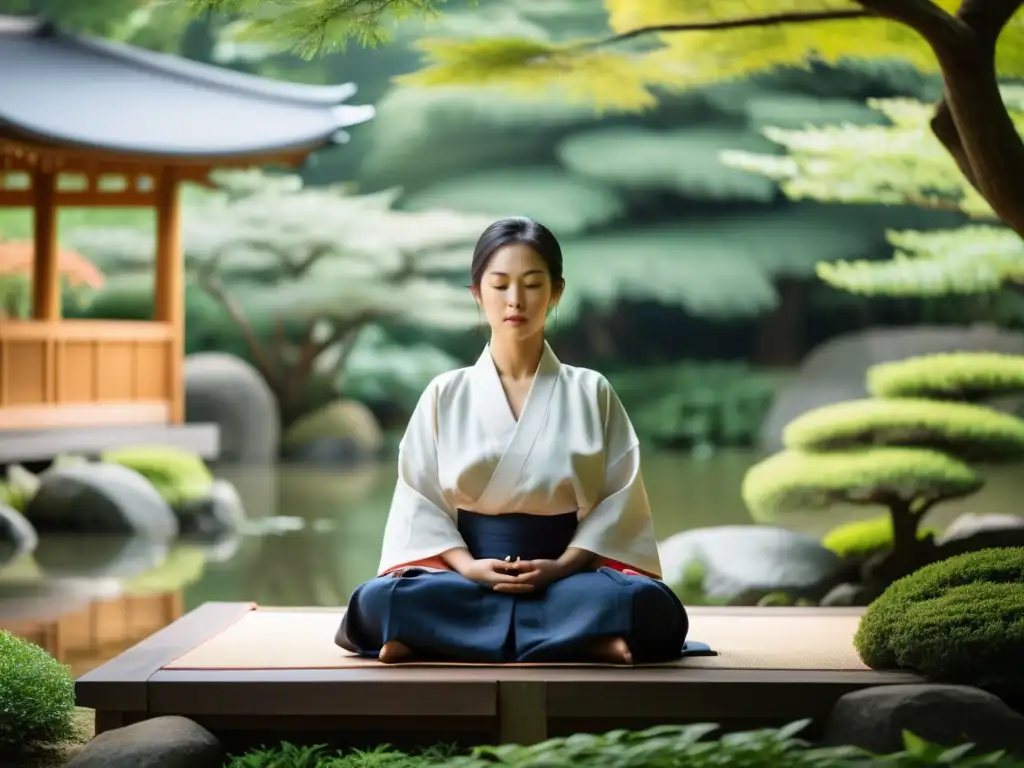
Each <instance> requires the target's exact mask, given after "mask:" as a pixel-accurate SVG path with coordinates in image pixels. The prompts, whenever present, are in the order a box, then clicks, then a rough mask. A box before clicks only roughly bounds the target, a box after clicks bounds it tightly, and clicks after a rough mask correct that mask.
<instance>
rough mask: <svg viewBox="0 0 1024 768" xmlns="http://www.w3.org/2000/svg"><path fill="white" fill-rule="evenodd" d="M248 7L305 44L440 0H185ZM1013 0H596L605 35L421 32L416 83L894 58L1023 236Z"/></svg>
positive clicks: (611, 105) (601, 79)
mask: <svg viewBox="0 0 1024 768" xmlns="http://www.w3.org/2000/svg"><path fill="white" fill-rule="evenodd" d="M189 2H190V5H191V7H192V8H193V9H201V10H207V9H211V8H212V9H217V10H222V11H230V12H232V13H247V14H248V15H249V17H250V18H251V19H252V22H253V26H254V30H255V32H256V33H258V34H264V35H274V36H278V37H280V36H285V37H288V38H290V39H292V40H294V41H295V45H296V48H297V49H298V50H299V51H300V52H301V53H303V54H304V55H307V56H311V55H313V54H315V53H317V52H319V51H322V50H328V49H331V48H332V47H336V46H338V45H343V44H344V43H345V41H346V40H349V39H357V40H359V41H360V42H362V43H364V44H373V43H376V42H378V41H380V40H381V39H384V38H385V37H386V35H387V32H388V30H389V28H390V24H391V23H392V21H393V20H394V19H395V18H396V17H401V16H410V15H417V14H419V15H423V14H432V13H436V12H438V11H439V10H440V9H441V7H442V6H443V1H439V0H307V1H306V2H303V3H300V4H288V5H284V4H266V3H262V2H257V1H256V0H189ZM1021 4H1022V3H1021V0H962V1H961V0H935V1H934V2H933V1H932V0H820V1H819V2H817V3H815V4H814V5H813V6H812V5H811V4H810V3H808V2H806V1H805V0H714V2H712V0H699V1H697V0H646V1H645V2H643V3H638V2H636V0H605V8H606V9H607V12H608V24H609V27H610V28H611V30H612V32H613V34H612V35H611V36H609V37H606V38H592V39H584V40H568V41H563V40H551V39H542V38H531V37H486V38H480V39H470V40H464V39H437V38H434V39H430V38H427V39H424V40H422V41H421V42H420V48H421V49H422V51H423V53H424V54H425V57H426V64H425V66H424V67H423V68H422V69H420V70H419V71H417V72H414V73H411V74H409V75H406V76H404V77H403V78H401V80H402V81H404V82H406V83H410V84H416V85H419V86H453V85H455V86H500V87H501V88H503V89H505V91H506V92H511V91H514V90H518V91H521V92H526V93H535V92H537V91H538V90H551V89H555V90H557V91H559V92H561V93H562V94H563V95H564V96H565V97H567V98H573V99H585V100H588V101H590V102H592V103H593V104H594V105H595V107H597V108H599V109H605V110H640V109H644V108H647V107H649V106H651V105H653V104H655V103H656V102H657V94H658V92H659V91H660V90H668V91H671V90H673V89H688V88H692V87H695V86H700V85H705V84H707V83H710V82H716V81H721V80H725V79H731V78H736V77H745V76H749V75H752V74H759V73H764V72H769V71H772V70H775V69H777V68H779V67H786V66H798V67H799V66H805V65H806V64H807V63H808V62H809V61H819V62H822V63H824V64H831V65H835V64H839V63H841V62H843V61H846V60H851V59H854V60H856V59H865V58H872V59H897V60H901V61H905V62H908V63H910V64H912V65H913V66H915V67H917V68H918V69H920V70H922V71H926V72H934V73H936V74H939V75H940V76H941V78H942V82H943V94H942V97H941V99H940V100H939V102H938V103H937V104H936V105H935V108H934V112H933V116H932V118H931V121H930V125H931V130H932V131H933V132H934V134H935V136H936V137H937V138H938V139H939V140H940V141H941V142H942V144H943V146H944V147H945V149H946V151H947V152H948V153H949V154H950V155H951V157H953V159H954V161H955V162H956V164H957V166H958V167H959V169H960V171H961V172H962V174H963V175H964V178H965V179H966V180H967V181H968V182H969V183H970V184H971V185H972V186H973V187H974V188H975V189H976V190H977V191H978V193H979V194H980V195H981V197H983V198H984V199H985V200H986V201H987V202H988V204H989V205H990V206H991V208H992V210H993V211H994V213H995V214H996V216H997V217H998V218H999V219H1000V220H1002V221H1003V222H1005V223H1006V224H1007V226H1009V227H1010V228H1012V229H1013V230H1014V231H1015V232H1016V233H1017V234H1018V235H1022V236H1024V188H1022V187H1021V185H1020V184H1019V183H1018V181H1017V180H1018V179H1019V178H1021V177H1022V175H1024V142H1022V140H1021V137H1020V136H1019V135H1018V133H1017V131H1016V129H1015V127H1014V124H1013V121H1012V120H1011V118H1010V115H1009V113H1008V111H1007V109H1006V106H1005V104H1004V102H1003V99H1002V97H1001V95H1000V90H999V77H1000V76H1002V77H1006V78H1012V77H1017V76H1020V75H1022V74H1024V45H1021V42H1022V40H1021V35H1022V32H1024V21H1022V19H1021V15H1020V14H1018V11H1019V9H1020V6H1021Z"/></svg>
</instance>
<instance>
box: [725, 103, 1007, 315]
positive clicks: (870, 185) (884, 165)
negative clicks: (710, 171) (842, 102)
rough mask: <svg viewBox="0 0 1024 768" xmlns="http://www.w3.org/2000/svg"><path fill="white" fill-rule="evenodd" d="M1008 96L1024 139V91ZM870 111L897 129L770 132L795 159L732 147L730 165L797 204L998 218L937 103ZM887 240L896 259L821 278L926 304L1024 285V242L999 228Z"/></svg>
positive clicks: (847, 265) (842, 265) (904, 234)
mask: <svg viewBox="0 0 1024 768" xmlns="http://www.w3.org/2000/svg"><path fill="white" fill-rule="evenodd" d="M1002 94H1003V99H1004V101H1005V103H1006V105H1007V108H1008V110H1009V112H1010V115H1011V118H1012V119H1013V122H1014V124H1015V125H1016V127H1017V130H1018V132H1024V88H1022V87H1020V86H1004V87H1003V88H1002ZM868 104H869V105H870V106H871V107H872V108H874V109H876V110H878V111H879V112H880V113H881V114H882V115H883V116H884V117H885V118H886V120H887V123H888V124H886V125H852V124H844V125H820V124H819V125H815V126H813V127H808V126H805V127H802V128H800V129H782V128H776V127H767V128H765V129H764V134H765V136H766V137H767V138H769V139H771V140H772V141H773V142H775V143H776V144H777V145H779V146H781V147H782V148H783V149H785V150H786V154H784V155H778V154H771V153H753V152H748V151H743V150H727V151H725V152H723V153H721V159H722V161H723V162H724V163H725V164H726V165H728V166H730V167H733V168H736V169H740V170H746V171H751V172H754V173H758V174H761V175H763V176H765V177H767V178H771V179H774V180H776V181H778V182H779V183H780V184H781V185H782V190H783V191H784V192H785V194H786V195H787V196H789V197H790V198H792V199H794V200H807V199H810V200H818V201H821V202H832V203H846V204H850V203H853V204H864V203H885V204H890V205H910V206H916V207H919V208H925V209H934V210H951V211H960V212H962V213H964V214H966V215H967V216H969V217H970V218H972V219H975V220H977V221H990V220H996V219H997V217H996V215H995V213H994V212H993V210H992V208H991V206H990V205H989V203H988V202H987V201H986V199H985V198H984V197H982V196H981V194H979V192H978V191H977V189H976V188H975V187H974V186H972V185H971V184H970V183H969V182H968V181H967V179H966V178H965V177H964V175H963V174H962V173H960V172H959V170H958V168H957V165H956V163H955V162H954V160H953V158H952V157H951V156H950V154H949V152H948V151H947V149H946V148H945V147H944V146H943V145H942V144H941V143H940V142H939V141H938V139H936V138H935V135H934V133H933V132H932V129H931V125H930V121H931V118H932V116H933V114H934V112H935V108H934V106H933V105H931V104H925V103H923V102H920V101H915V100H913V99H874V100H869V102H868ZM816 122H820V121H816ZM887 239H888V240H889V243H890V244H891V245H892V246H893V247H894V249H895V253H894V255H893V258H892V259H890V260H888V261H883V262H872V261H866V260H853V261H849V260H843V259H840V260H837V261H833V262H822V263H821V264H819V265H818V267H817V273H818V275H819V276H820V277H821V278H822V279H824V280H825V281H826V282H827V283H828V284H830V285H832V286H834V287H836V288H840V289H842V290H845V291H850V292H852V293H857V294H863V295H871V294H881V295H888V296H916V297H922V296H945V295H949V294H976V293H990V292H993V291H997V290H999V288H1000V287H1002V286H1003V285H1004V284H1006V283H1020V282H1024V242H1022V240H1021V238H1020V237H1019V236H1018V235H1017V234H1016V233H1015V232H1014V231H1013V230H1010V229H1007V228H1005V227H1002V226H999V225H998V224H988V223H972V224H969V225H966V226H962V227H960V228H957V229H944V230H937V231H929V232H921V231H915V230H893V229H890V230H889V231H888V232H887Z"/></svg>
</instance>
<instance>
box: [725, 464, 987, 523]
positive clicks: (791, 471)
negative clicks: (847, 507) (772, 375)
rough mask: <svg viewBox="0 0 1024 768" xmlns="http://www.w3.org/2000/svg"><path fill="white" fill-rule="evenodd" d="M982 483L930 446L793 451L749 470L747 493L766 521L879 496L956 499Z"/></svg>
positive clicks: (752, 506) (866, 501) (756, 516)
mask: <svg viewBox="0 0 1024 768" xmlns="http://www.w3.org/2000/svg"><path fill="white" fill-rule="evenodd" d="M981 486H982V479H981V476H980V475H979V474H978V473H977V472H975V471H974V470H973V469H971V468H970V467H969V466H967V465H966V464H964V463H963V462H961V461H959V460H957V459H955V458H953V457H952V456H947V455H946V454H944V453H939V452H938V451H930V450H926V449H924V448H857V449H851V450H846V451H836V452H834V453H806V452H803V451H796V450H788V451H781V452H780V453H776V454H775V455H773V456H769V457H768V458H767V459H765V460H764V461H761V462H759V463H757V464H755V465H754V466H753V467H751V468H750V469H749V470H747V474H746V476H744V478H743V486H742V495H743V501H744V502H745V503H746V505H747V508H748V509H749V510H750V513H751V515H752V516H753V517H754V519H755V520H758V521H762V522H766V521H770V520H772V519H773V518H774V517H775V516H776V515H777V514H780V513H784V512H788V511H798V510H812V509H825V508H827V507H829V506H830V505H832V504H837V503H849V504H876V503H878V501H877V497H878V495H879V494H886V495H894V496H898V497H900V498H904V499H914V498H919V497H922V496H937V497H942V498H955V497H960V496H967V495H969V494H971V493H974V492H975V491H977V490H978V489H980V488H981Z"/></svg>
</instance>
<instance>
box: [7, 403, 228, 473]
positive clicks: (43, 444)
mask: <svg viewBox="0 0 1024 768" xmlns="http://www.w3.org/2000/svg"><path fill="white" fill-rule="evenodd" d="M0 410H2V409H0ZM153 444H157V445H169V446H173V447H175V448H180V449H182V450H186V451H192V452H193V453H196V454H198V455H199V456H200V457H201V458H203V459H209V460H213V459H217V458H218V457H219V456H220V427H219V426H218V425H217V424H139V425H122V426H109V427H62V428H53V429H0V463H2V464H7V463H11V462H16V461H47V460H49V459H52V458H54V457H56V456H60V455H62V454H69V453H78V454H86V455H94V454H97V453H100V452H102V451H107V450H112V449H115V448H124V447H128V446H133V445H153Z"/></svg>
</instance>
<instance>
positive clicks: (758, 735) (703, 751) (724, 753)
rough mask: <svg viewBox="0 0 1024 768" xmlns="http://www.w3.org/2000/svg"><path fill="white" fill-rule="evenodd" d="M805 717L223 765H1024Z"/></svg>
mask: <svg viewBox="0 0 1024 768" xmlns="http://www.w3.org/2000/svg"><path fill="white" fill-rule="evenodd" d="M809 722H810V721H808V720H803V721H799V722H796V723H792V724H790V725H787V726H785V727H783V728H778V729H764V730H759V731H748V732H745V733H731V734H726V735H724V736H722V737H721V738H719V739H715V740H709V739H707V738H706V737H707V736H708V735H710V734H711V733H713V732H714V731H716V730H717V729H718V726H716V725H711V724H704V723H699V724H695V725H665V726H659V727H656V728H651V729H649V730H646V731H611V732H609V733H604V734H599V735H591V734H583V733H579V734H575V735H573V736H569V737H567V738H559V739H550V740H548V741H545V742H542V743H540V744H534V745H531V746H519V745H516V744H505V745H502V746H498V747H477V748H476V749H473V750H472V751H471V752H470V753H469V754H465V755H457V754H455V752H454V750H453V749H450V748H443V747H441V748H434V749H431V750H428V751H426V752H423V753H420V754H409V753H406V752H400V751H398V750H394V749H391V748H390V747H388V746H386V745H385V746H383V747H379V748H377V749H373V750H369V751H363V752H359V751H353V752H349V753H347V754H345V753H340V752H330V751H329V750H327V749H326V748H325V747H323V746H314V747H302V746H295V745H293V744H282V745H281V746H279V747H277V748H272V749H261V750H256V751H253V752H249V753H247V754H245V755H241V756H237V757H233V758H231V759H230V761H229V762H228V768H493V766H498V765H501V766H508V767H509V768H558V767H561V766H566V767H568V766H586V768H655V767H657V768H710V767H711V766H746V767H747V768H783V767H785V768H796V767H797V766H816V767H817V768H847V767H849V768H855V767H856V768H867V767H868V766H875V765H879V764H880V763H884V764H885V765H891V766H908V768H909V766H928V765H954V764H955V765H957V766H959V767H960V768H973V766H978V765H998V766H1002V767H1003V768H1021V767H1022V766H1024V761H1019V760H1014V759H1012V758H1008V757H1005V756H1002V755H1001V753H996V754H994V755H987V756H972V757H964V755H965V754H967V753H968V752H969V751H970V750H971V749H972V746H973V745H970V744H965V745H963V746H961V747H954V748H946V747H941V746H938V745H934V744H928V743H927V742H925V741H923V740H922V739H918V738H917V737H915V736H913V735H912V734H904V745H905V746H904V750H903V751H902V752H899V753H897V754H895V755H887V756H885V757H884V758H879V757H878V756H876V755H871V754H869V753H867V752H865V751H863V750H860V749H856V748H853V747H831V748H814V747H811V746H810V745H809V744H808V743H807V742H805V741H803V740H801V739H798V738H797V737H796V735H797V734H798V733H799V732H800V731H801V730H803V729H804V728H805V727H806V726H807V725H808V723H809Z"/></svg>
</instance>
